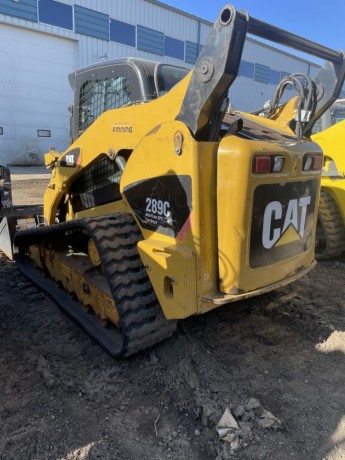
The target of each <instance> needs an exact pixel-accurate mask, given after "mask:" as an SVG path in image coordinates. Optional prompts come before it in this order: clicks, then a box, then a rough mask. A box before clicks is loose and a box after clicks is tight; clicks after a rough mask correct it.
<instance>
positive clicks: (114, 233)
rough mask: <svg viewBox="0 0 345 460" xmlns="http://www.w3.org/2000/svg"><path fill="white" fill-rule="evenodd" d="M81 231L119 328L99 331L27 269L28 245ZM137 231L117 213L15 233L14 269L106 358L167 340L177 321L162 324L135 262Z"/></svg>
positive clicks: (127, 217) (148, 285)
mask: <svg viewBox="0 0 345 460" xmlns="http://www.w3.org/2000/svg"><path fill="white" fill-rule="evenodd" d="M81 231H84V232H85V231H86V232H87V233H88V234H89V236H91V237H92V238H93V240H94V242H95V244H96V247H97V250H98V252H99V254H100V257H101V260H102V266H103V273H104V275H105V276H106V278H107V280H108V283H109V287H110V291H111V293H112V296H113V298H114V300H115V304H116V307H117V310H118V313H119V317H120V328H121V331H118V330H117V329H116V328H115V327H114V328H113V327H111V328H102V327H101V326H100V325H99V322H98V321H97V318H94V315H90V314H88V313H85V312H84V311H83V309H82V308H81V307H80V306H79V305H78V302H76V301H73V300H71V299H70V297H69V296H68V293H66V292H65V291H64V290H62V289H60V288H58V287H57V286H56V284H55V283H54V281H53V280H51V279H48V278H46V277H44V275H43V274H42V273H41V272H40V271H39V270H37V269H35V268H33V267H32V265H31V263H30V261H29V260H28V257H27V256H26V255H25V253H26V250H27V248H28V246H29V245H31V244H40V243H42V241H44V244H50V245H52V246H54V243H55V242H59V243H60V242H61V241H64V239H65V235H66V232H67V233H70V234H72V235H73V233H76V236H77V237H78V232H81ZM140 239H141V234H140V231H139V229H138V227H137V224H136V223H135V221H134V219H133V217H132V216H131V215H130V214H126V213H118V214H114V215H111V216H99V217H95V218H87V219H81V220H75V221H69V222H64V223H61V224H57V225H51V226H47V227H41V228H37V229H33V230H25V231H21V232H18V233H17V234H16V236H15V244H16V245H17V246H18V248H19V253H18V254H16V255H15V259H16V262H17V264H18V267H19V268H20V269H21V270H22V272H23V273H24V274H25V275H26V276H27V277H29V279H31V280H32V281H33V282H34V283H35V284H38V285H39V286H40V287H41V288H42V289H43V290H44V291H45V292H46V293H47V294H48V295H49V296H50V297H51V298H52V299H53V300H54V301H55V302H56V303H57V304H58V305H59V306H60V307H61V308H62V309H63V310H64V311H65V312H67V313H68V314H69V315H70V316H71V317H72V318H73V319H74V320H75V321H76V322H78V323H79V324H80V325H81V326H82V327H83V328H84V329H85V330H86V331H87V332H88V333H89V334H90V335H91V336H92V337H93V338H94V339H95V340H96V341H97V342H98V343H99V344H100V345H101V346H103V348H105V349H106V350H107V351H108V353H110V354H111V355H112V356H115V357H127V356H130V355H132V354H134V353H137V352H138V351H140V350H143V349H146V348H148V347H151V346H153V345H155V344H156V343H158V342H160V341H162V340H164V339H166V338H168V337H170V336H171V335H172V334H173V333H174V331H175V330H176V325H177V322H176V321H174V320H167V319H166V318H165V317H164V315H163V312H162V309H161V307H160V305H159V303H158V300H157V297H156V295H155V293H154V291H153V288H152V285H151V283H150V280H149V278H148V276H147V274H146V270H145V268H144V266H143V264H142V262H141V259H140V256H139V253H138V250H137V243H138V241H139V240H140Z"/></svg>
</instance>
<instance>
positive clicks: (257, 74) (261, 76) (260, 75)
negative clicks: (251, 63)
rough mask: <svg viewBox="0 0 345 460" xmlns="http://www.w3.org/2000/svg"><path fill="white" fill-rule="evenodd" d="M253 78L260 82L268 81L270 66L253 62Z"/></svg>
mask: <svg viewBox="0 0 345 460" xmlns="http://www.w3.org/2000/svg"><path fill="white" fill-rule="evenodd" d="M254 80H255V81H259V82H260V83H269V81H270V68H269V67H268V66H267V65H263V64H258V63H255V67H254Z"/></svg>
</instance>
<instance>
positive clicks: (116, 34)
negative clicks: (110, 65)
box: [110, 19, 135, 48]
mask: <svg viewBox="0 0 345 460" xmlns="http://www.w3.org/2000/svg"><path fill="white" fill-rule="evenodd" d="M110 40H111V41H112V42H117V43H122V44H123V45H128V46H133V48H135V26H132V25H131V24H126V23H125V22H121V21H116V20H115V19H111V20H110Z"/></svg>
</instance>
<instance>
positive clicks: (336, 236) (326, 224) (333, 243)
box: [315, 191, 345, 260]
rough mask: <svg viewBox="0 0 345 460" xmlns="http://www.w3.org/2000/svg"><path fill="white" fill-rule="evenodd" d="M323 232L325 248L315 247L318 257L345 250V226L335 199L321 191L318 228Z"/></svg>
mask: <svg viewBox="0 0 345 460" xmlns="http://www.w3.org/2000/svg"><path fill="white" fill-rule="evenodd" d="M317 232H322V237H323V241H324V248H322V249H318V248H317V247H316V249H315V256H316V258H317V259H320V260H321V259H328V258H330V257H336V256H339V255H340V254H342V253H343V252H344V250H345V226H344V222H343V219H342V217H341V215H340V212H339V209H338V206H337V204H336V202H335V201H334V199H333V198H332V197H331V196H330V195H329V194H328V193H327V192H325V191H321V194H320V201H319V211H318V229H317Z"/></svg>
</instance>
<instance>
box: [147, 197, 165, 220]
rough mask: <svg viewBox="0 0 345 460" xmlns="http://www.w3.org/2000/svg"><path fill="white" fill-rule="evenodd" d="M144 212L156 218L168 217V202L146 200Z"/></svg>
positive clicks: (152, 199)
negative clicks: (156, 216)
mask: <svg viewBox="0 0 345 460" xmlns="http://www.w3.org/2000/svg"><path fill="white" fill-rule="evenodd" d="M146 212H148V213H152V214H156V215H158V216H164V217H169V216H170V203H169V201H162V200H156V199H155V198H149V197H148V198H146Z"/></svg>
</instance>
